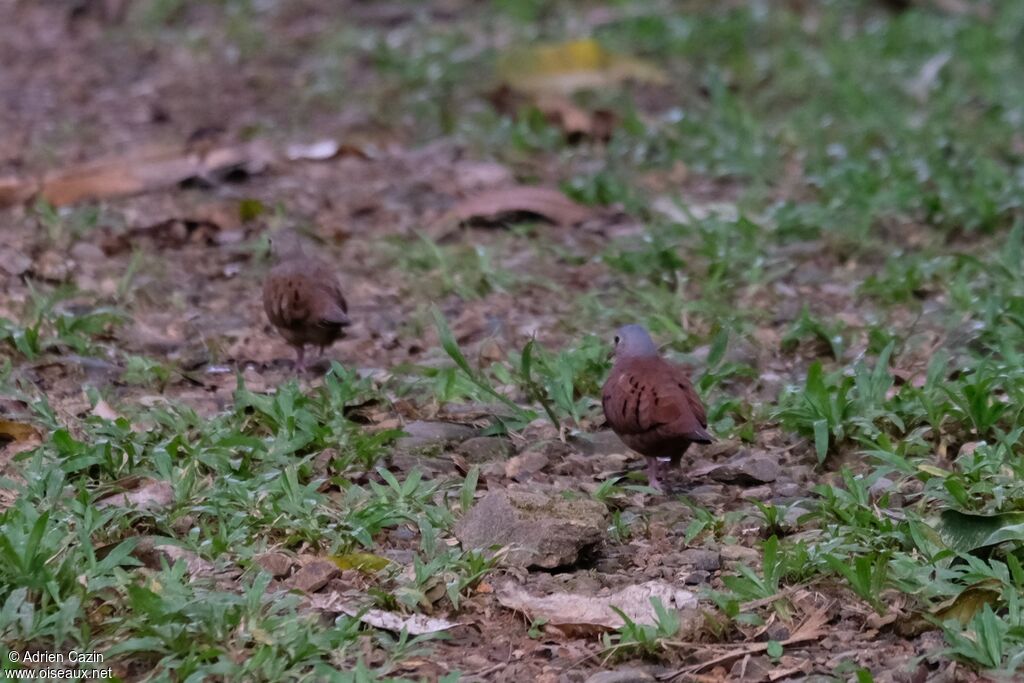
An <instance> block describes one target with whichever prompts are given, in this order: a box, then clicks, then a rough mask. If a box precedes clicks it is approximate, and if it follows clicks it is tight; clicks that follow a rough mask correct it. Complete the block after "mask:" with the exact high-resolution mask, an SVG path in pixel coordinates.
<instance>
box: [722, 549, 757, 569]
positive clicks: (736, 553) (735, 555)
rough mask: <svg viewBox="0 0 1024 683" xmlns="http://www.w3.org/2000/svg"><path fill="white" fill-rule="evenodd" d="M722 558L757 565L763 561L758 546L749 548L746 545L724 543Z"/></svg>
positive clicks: (727, 560)
mask: <svg viewBox="0 0 1024 683" xmlns="http://www.w3.org/2000/svg"><path fill="white" fill-rule="evenodd" d="M722 560H724V561H725V562H738V563H741V564H747V565H757V564H759V563H760V562H761V552H760V551H759V550H757V549H756V548H748V547H746V546H744V545H723V546H722Z"/></svg>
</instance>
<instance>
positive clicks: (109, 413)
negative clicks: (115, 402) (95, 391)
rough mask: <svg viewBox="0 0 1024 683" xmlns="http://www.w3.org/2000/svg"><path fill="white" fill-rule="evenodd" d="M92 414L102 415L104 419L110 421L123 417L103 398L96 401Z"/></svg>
mask: <svg viewBox="0 0 1024 683" xmlns="http://www.w3.org/2000/svg"><path fill="white" fill-rule="evenodd" d="M92 414H93V415H95V416H96V417H101V418H103V419H104V420H110V421H114V420H116V419H117V418H119V417H121V414H120V413H119V412H117V411H116V410H114V409H113V408H111V407H110V404H109V403H107V402H106V401H105V400H103V399H102V398H101V399H100V400H99V401H96V405H94V406H93V408H92Z"/></svg>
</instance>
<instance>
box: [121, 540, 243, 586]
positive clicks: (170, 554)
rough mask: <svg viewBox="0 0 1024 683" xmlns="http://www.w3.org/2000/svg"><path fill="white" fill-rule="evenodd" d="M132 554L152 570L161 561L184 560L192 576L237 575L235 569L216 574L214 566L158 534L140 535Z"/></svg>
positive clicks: (157, 566)
mask: <svg viewBox="0 0 1024 683" xmlns="http://www.w3.org/2000/svg"><path fill="white" fill-rule="evenodd" d="M132 556H134V557H135V559H137V560H138V561H139V562H142V564H144V565H145V566H146V567H148V568H150V569H153V570H160V569H161V568H162V563H163V562H167V564H169V565H173V564H174V563H175V562H179V561H180V562H184V563H185V568H186V570H187V571H188V574H189V576H191V577H192V578H197V577H201V576H203V577H205V576H219V577H220V578H229V577H230V576H232V575H234V576H237V574H238V572H237V570H234V571H228V572H225V573H220V574H218V572H217V568H216V566H215V565H214V564H213V563H212V562H210V561H208V560H204V559H203V558H201V557H199V555H196V554H195V553H194V552H192V551H191V550H187V549H186V548H182V547H181V546H180V545H177V542H176V541H174V540H172V539H169V538H161V537H159V536H142V537H141V538H139V543H138V545H136V546H135V550H133V551H132Z"/></svg>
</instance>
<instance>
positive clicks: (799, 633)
mask: <svg viewBox="0 0 1024 683" xmlns="http://www.w3.org/2000/svg"><path fill="white" fill-rule="evenodd" d="M832 604H833V603H829V604H828V605H826V606H825V607H823V608H822V609H820V610H818V611H817V612H814V613H812V614H811V615H810V616H808V617H807V619H805V620H804V623H803V624H801V625H800V627H799V628H798V629H797V630H796V633H794V634H793V635H792V637H790V638H787V639H785V640H783V641H781V643H780V645H782V646H783V647H785V646H787V645H797V644H799V643H804V642H807V641H809V640H817V639H818V638H821V637H822V636H824V635H825V632H824V631H822V630H821V627H822V626H824V625H825V624H826V623H828V617H827V616H826V612H828V610H829V609H830V608H831V607H832ZM767 649H768V643H753V644H751V645H739V646H737V647H736V649H735V650H734V651H733V652H728V653H726V654H724V655H719V656H718V657H715V658H714V659H709V660H708V661H706V662H701V663H699V664H695V665H693V666H687V667H683V668H682V669H677V670H676V671H673V672H670V673H667V674H662V675H661V676H658V680H660V681H671V680H673V679H676V678H678V677H680V676H683V675H685V674H695V673H697V672H699V671H700V670H701V669H706V668H708V667H710V666H714V665H716V664H725V663H726V662H731V661H732V660H734V659H738V658H739V657H745V656H746V655H751V654H756V653H759V652H764V651H765V650H767Z"/></svg>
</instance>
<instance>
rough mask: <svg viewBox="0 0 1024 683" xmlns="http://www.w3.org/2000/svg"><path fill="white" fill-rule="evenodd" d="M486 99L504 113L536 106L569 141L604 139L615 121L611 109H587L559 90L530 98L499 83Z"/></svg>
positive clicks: (607, 137) (507, 113) (514, 114)
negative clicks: (499, 86) (499, 85)
mask: <svg viewBox="0 0 1024 683" xmlns="http://www.w3.org/2000/svg"><path fill="white" fill-rule="evenodd" d="M489 99H490V101H491V104H492V105H493V106H494V108H495V109H497V110H498V111H499V112H501V113H502V114H505V115H507V116H516V115H518V114H519V113H521V112H522V110H523V109H524V108H525V107H527V106H528V105H532V106H534V107H536V109H537V111H539V112H540V113H541V114H542V115H543V116H544V118H545V119H546V120H547V122H548V123H550V124H551V125H553V126H556V127H558V128H561V129H562V131H563V132H564V133H565V138H566V140H567V141H568V142H569V143H577V142H580V141H582V140H584V139H591V140H598V141H600V142H607V141H608V140H609V139H610V138H611V136H612V132H613V131H614V129H615V125H616V123H618V119H617V117H616V115H615V112H613V111H611V110H610V109H594V110H587V109H584V108H583V107H580V106H579V105H577V104H576V103H575V102H573V101H572V99H570V98H569V97H568V96H566V95H562V94H559V93H544V94H540V95H537V96H535V97H530V96H527V95H521V94H519V93H517V92H516V91H515V90H513V89H512V88H509V87H508V86H502V87H501V88H499V89H498V90H496V91H495V92H493V93H491V95H490V96H489Z"/></svg>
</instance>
